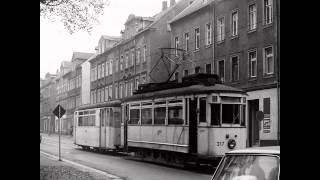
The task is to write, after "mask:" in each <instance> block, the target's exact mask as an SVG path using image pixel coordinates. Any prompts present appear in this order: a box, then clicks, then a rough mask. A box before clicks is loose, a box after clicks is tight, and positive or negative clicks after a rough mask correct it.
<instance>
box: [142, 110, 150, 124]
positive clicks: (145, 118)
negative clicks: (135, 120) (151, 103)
mask: <svg viewBox="0 0 320 180" xmlns="http://www.w3.org/2000/svg"><path fill="white" fill-rule="evenodd" d="M141 124H152V109H151V108H144V109H141Z"/></svg>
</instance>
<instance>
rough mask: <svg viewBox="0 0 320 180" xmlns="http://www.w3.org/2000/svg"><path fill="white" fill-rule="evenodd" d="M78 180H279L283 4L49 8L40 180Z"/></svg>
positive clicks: (130, 2)
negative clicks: (281, 10) (281, 9)
mask: <svg viewBox="0 0 320 180" xmlns="http://www.w3.org/2000/svg"><path fill="white" fill-rule="evenodd" d="M35 92H36V91H35ZM78 179H79V180H87V179H88V180H102V179H105V180H280V0H40V180H78Z"/></svg>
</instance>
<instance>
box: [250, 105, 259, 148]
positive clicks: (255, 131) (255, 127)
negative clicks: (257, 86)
mask: <svg viewBox="0 0 320 180" xmlns="http://www.w3.org/2000/svg"><path fill="white" fill-rule="evenodd" d="M248 105H249V129H248V130H249V147H252V146H259V139H260V137H259V131H260V130H259V129H260V127H259V126H260V122H259V121H258V120H257V116H256V114H257V112H258V111H259V99H254V100H248Z"/></svg>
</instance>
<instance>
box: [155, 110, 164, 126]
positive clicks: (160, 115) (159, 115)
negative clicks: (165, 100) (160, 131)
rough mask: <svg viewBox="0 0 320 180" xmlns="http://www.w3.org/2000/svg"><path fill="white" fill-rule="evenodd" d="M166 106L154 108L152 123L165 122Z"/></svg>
mask: <svg viewBox="0 0 320 180" xmlns="http://www.w3.org/2000/svg"><path fill="white" fill-rule="evenodd" d="M165 118H166V107H155V108H154V124H165Z"/></svg>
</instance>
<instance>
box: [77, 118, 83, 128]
mask: <svg viewBox="0 0 320 180" xmlns="http://www.w3.org/2000/svg"><path fill="white" fill-rule="evenodd" d="M78 126H83V117H79V119H78Z"/></svg>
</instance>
